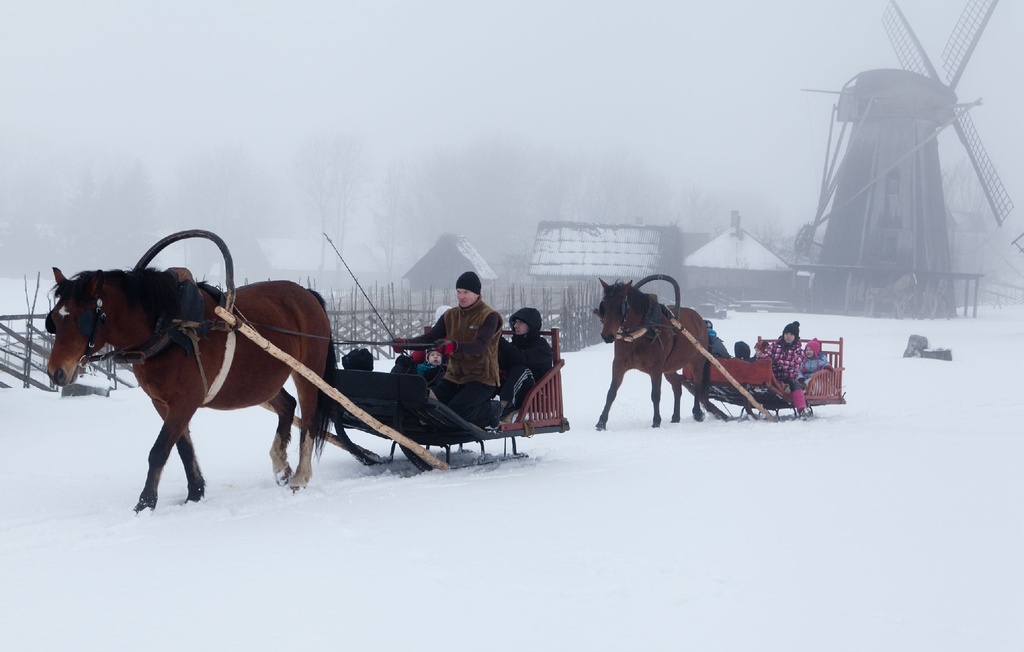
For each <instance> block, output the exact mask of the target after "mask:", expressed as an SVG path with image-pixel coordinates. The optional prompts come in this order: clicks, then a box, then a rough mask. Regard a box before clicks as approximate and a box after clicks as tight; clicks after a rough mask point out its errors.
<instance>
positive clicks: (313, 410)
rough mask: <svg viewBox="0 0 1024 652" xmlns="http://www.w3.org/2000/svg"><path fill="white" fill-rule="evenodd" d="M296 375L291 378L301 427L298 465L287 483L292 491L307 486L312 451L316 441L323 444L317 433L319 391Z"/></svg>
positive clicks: (318, 424)
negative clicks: (297, 397)
mask: <svg viewBox="0 0 1024 652" xmlns="http://www.w3.org/2000/svg"><path fill="white" fill-rule="evenodd" d="M296 375H297V374H293V375H292V378H293V379H294V381H295V389H296V391H297V392H298V394H299V410H300V411H301V413H302V419H301V423H302V427H301V429H300V431H299V465H298V466H297V467H296V468H295V473H294V475H292V477H291V480H289V481H288V486H289V487H291V489H292V491H298V490H299V489H303V488H305V487H306V485H308V484H309V481H310V479H311V478H312V477H313V450H314V448H316V446H315V444H316V443H317V441H319V442H323V433H321V432H318V429H319V428H320V423H319V419H320V418H319V412H318V411H317V398H318V392H319V390H318V389H317V388H316V386H315V385H313V384H312V383H310V382H309V381H308V380H306V379H305V378H302V377H301V376H300V377H299V378H296V377H295V376H296Z"/></svg>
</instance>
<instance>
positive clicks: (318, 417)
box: [306, 288, 341, 457]
mask: <svg viewBox="0 0 1024 652" xmlns="http://www.w3.org/2000/svg"><path fill="white" fill-rule="evenodd" d="M306 290H307V291H308V292H309V293H310V294H312V295H313V297H314V298H316V302H317V303H319V304H320V308H321V309H322V310H323V311H324V315H325V316H326V315H327V302H326V301H324V298H323V297H322V296H320V293H319V292H317V291H316V290H312V289H310V288H306ZM328 324H330V318H328ZM328 333H330V326H329V325H328ZM337 376H338V354H337V352H336V351H335V345H334V337H333V336H331V335H329V336H328V345H327V360H326V361H325V362H324V373H323V374H322V375H321V376H320V377H321V378H322V379H323V380H324V382H325V383H327V384H328V385H330V386H331V387H335V386H337V383H336V382H335V381H336V380H337ZM340 410H341V406H340V405H338V403H337V402H335V400H334V399H332V398H331V397H330V396H328V395H327V394H326V393H324V391H323V390H321V389H319V388H318V389H317V394H316V413H315V414H314V418H313V432H312V433H310V435H311V436H312V437H313V450H314V451H315V452H316V455H317V457H319V456H320V453H321V452H323V449H324V443H325V442H326V441H327V434H328V428H330V426H331V423H334V424H335V427H337V428H339V429H340V428H341V423H340V417H341V413H340Z"/></svg>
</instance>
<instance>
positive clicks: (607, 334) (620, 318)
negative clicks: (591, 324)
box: [594, 279, 637, 344]
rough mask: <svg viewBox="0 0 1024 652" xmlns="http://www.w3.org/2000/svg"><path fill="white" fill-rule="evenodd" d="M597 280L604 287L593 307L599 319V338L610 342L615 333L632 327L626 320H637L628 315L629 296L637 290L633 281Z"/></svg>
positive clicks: (629, 307)
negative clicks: (596, 305) (600, 296)
mask: <svg viewBox="0 0 1024 652" xmlns="http://www.w3.org/2000/svg"><path fill="white" fill-rule="evenodd" d="M598 280H599V281H601V286H602V287H603V288H604V296H603V297H602V298H601V303H600V304H599V305H598V307H597V308H595V309H594V314H595V315H597V317H598V318H599V319H600V320H601V339H602V340H604V341H605V343H607V344H611V343H612V342H614V341H615V336H616V334H621V333H624V332H626V331H627V330H629V329H630V328H632V327H633V326H631V325H630V324H628V322H630V321H637V319H636V318H635V317H634V318H633V319H631V315H630V309H631V305H630V297H631V296H633V295H635V294H637V292H636V291H635V290H633V281H627V282H625V283H623V282H621V281H616V282H615V283H612V284H611V285H609V284H608V283H605V282H604V280H602V279H598Z"/></svg>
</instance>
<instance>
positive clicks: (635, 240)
mask: <svg viewBox="0 0 1024 652" xmlns="http://www.w3.org/2000/svg"><path fill="white" fill-rule="evenodd" d="M673 258H674V259H675V260H673ZM679 258H680V256H679V230H678V229H677V228H676V227H668V226H643V225H635V224H624V225H605V224H586V223H581V222H541V223H540V224H539V225H538V226H537V237H536V239H535V240H534V244H533V255H532V256H531V258H530V272H529V273H530V275H531V276H550V277H584V276H608V277H614V278H632V279H637V278H641V277H644V276H647V275H649V274H657V273H661V272H666V273H673V271H672V270H674V269H675V268H676V267H678V259H679ZM669 268H671V269H669Z"/></svg>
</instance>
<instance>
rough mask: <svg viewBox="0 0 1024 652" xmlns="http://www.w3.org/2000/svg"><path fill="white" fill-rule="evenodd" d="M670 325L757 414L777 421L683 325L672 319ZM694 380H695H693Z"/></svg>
mask: <svg viewBox="0 0 1024 652" xmlns="http://www.w3.org/2000/svg"><path fill="white" fill-rule="evenodd" d="M672 324H673V325H674V326H675V327H676V328H678V329H679V330H681V331H682V332H683V335H685V336H686V339H688V340H690V342H691V343H692V344H693V345H694V346H695V347H697V350H698V351H700V353H701V355H703V356H704V357H705V358H707V359H708V360H710V361H711V364H713V365H715V366H716V367H718V370H719V371H720V372H722V375H723V376H724V377H725V379H726V380H728V381H729V382H730V383H731V384H732V386H733V387H735V388H736V390H737V391H738V392H739V393H740V394H742V395H743V398H745V399H747V400H748V401H750V404H751V405H753V406H754V407H756V408H757V409H758V411H759V412H760V413H761V414H763V415H764V417H765V418H766V419H768V420H769V421H771V422H773V423H774V422H775V421H777V419H776V418H775V416H774V415H772V414H771V413H770V412H768V410H766V409H764V406H763V405H761V404H760V403H758V402H757V399H755V398H754V397H753V396H752V395H751V394H750V392H748V391H747V388H746V387H744V386H743V385H741V384H740V382H739V381H738V380H736V379H735V378H733V375H732V374H731V373H729V372H728V371H727V370H726V368H725V366H724V365H722V363H721V362H719V361H718V359H717V358H716V357H715V356H714V355H712V354H711V352H710V351H708V350H707V349H705V348H704V347H703V346H701V343H700V342H698V341H697V338H696V337H694V336H693V333H691V332H690V331H688V330H686V329H685V328H683V325H682V324H680V323H679V322H678V321H676V320H674V319H673V320H672ZM694 380H696V379H694Z"/></svg>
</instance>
